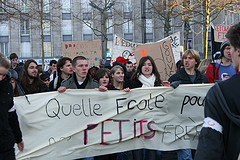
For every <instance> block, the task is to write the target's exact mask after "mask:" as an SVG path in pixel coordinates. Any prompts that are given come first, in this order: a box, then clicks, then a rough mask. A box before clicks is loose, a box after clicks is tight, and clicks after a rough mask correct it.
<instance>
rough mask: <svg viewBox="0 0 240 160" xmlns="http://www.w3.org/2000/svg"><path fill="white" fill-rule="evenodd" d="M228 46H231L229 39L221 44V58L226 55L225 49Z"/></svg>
mask: <svg viewBox="0 0 240 160" xmlns="http://www.w3.org/2000/svg"><path fill="white" fill-rule="evenodd" d="M226 46H230V42H229V40H225V41H223V42H222V44H221V46H220V52H221V58H222V57H223V56H224V53H223V51H224V49H225V47H226Z"/></svg>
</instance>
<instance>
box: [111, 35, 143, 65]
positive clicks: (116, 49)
mask: <svg viewBox="0 0 240 160" xmlns="http://www.w3.org/2000/svg"><path fill="white" fill-rule="evenodd" d="M138 45H140V44H139V43H133V42H130V41H128V40H125V39H124V38H122V37H119V36H117V35H115V36H114V40H113V48H112V63H113V62H115V61H116V59H117V58H118V57H123V58H124V59H128V60H129V61H131V62H133V64H136V59H135V56H134V49H135V48H136V47H137V46H138Z"/></svg>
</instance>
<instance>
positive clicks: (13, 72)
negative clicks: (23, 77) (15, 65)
mask: <svg viewBox="0 0 240 160" xmlns="http://www.w3.org/2000/svg"><path fill="white" fill-rule="evenodd" d="M8 75H9V78H13V79H15V80H17V79H18V74H17V72H16V71H15V70H13V69H9V70H8Z"/></svg>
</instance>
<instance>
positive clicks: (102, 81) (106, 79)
mask: <svg viewBox="0 0 240 160" xmlns="http://www.w3.org/2000/svg"><path fill="white" fill-rule="evenodd" d="M108 83H109V77H108V74H107V73H106V74H105V75H104V76H103V77H102V78H100V79H99V84H100V85H102V86H104V87H106V86H107V85H108Z"/></svg>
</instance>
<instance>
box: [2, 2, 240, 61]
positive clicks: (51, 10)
mask: <svg viewBox="0 0 240 160" xmlns="http://www.w3.org/2000/svg"><path fill="white" fill-rule="evenodd" d="M10 1H11V0H10ZM32 1H34V0H19V2H18V6H19V9H20V10H21V14H19V15H15V16H13V17H11V16H9V15H7V13H6V10H4V9H3V8H6V6H4V5H5V4H4V3H1V4H0V5H1V7H0V8H1V9H0V52H2V53H4V54H5V55H6V56H9V55H10V53H13V52H15V53H17V54H18V56H19V59H29V58H33V59H41V56H42V53H41V27H40V26H41V22H42V23H43V25H42V26H43V29H42V31H43V32H42V35H43V37H42V38H43V46H44V55H45V58H46V59H53V58H59V57H60V56H62V42H63V41H83V40H93V39H101V32H100V31H101V27H102V25H103V24H102V21H101V13H100V11H99V10H97V9H95V8H93V7H92V6H90V5H89V3H90V1H89V0H58V1H56V0H43V1H42V4H36V3H35V4H34V2H32ZM102 1H103V3H102V4H100V3H99V1H96V0H95V1H93V2H94V3H95V4H99V7H101V8H104V2H105V0H102ZM3 2H6V3H9V2H7V0H3ZM31 5H32V6H31ZM38 5H39V6H42V7H39V6H38ZM34 6H35V7H34ZM36 6H38V7H36ZM40 15H42V18H41V16H40ZM106 16H107V17H108V18H107V20H106V22H105V23H104V24H105V25H106V26H105V28H108V29H107V30H106V35H107V39H108V41H107V48H112V43H113V37H114V34H116V35H118V36H121V37H123V38H125V39H126V40H129V41H132V42H135V43H148V42H156V41H158V40H160V39H163V38H164V27H163V26H164V25H163V23H162V21H161V20H159V18H158V16H156V15H155V13H154V12H151V8H150V4H149V3H148V1H147V0H117V1H115V4H114V6H112V7H111V8H110V9H109V10H108V11H107V12H106ZM239 20H240V16H239V15H238V14H232V13H228V12H225V11H223V12H222V13H221V15H220V17H219V18H218V19H217V20H216V21H214V23H215V24H223V25H232V24H235V23H237V22H239ZM174 24H178V25H175V26H174ZM171 25H172V27H171V29H170V30H169V34H173V33H175V32H178V31H180V33H181V45H182V46H183V43H184V36H183V35H184V32H185V25H184V24H181V18H173V19H171ZM89 26H91V27H89ZM203 31H204V29H203V27H202V26H201V25H199V24H192V25H191V29H190V34H189V38H188V48H193V49H195V50H198V51H199V52H200V54H202V53H203ZM209 32H210V30H209ZM208 47H209V54H211V34H209V46H208Z"/></svg>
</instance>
